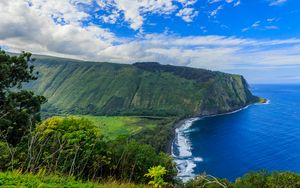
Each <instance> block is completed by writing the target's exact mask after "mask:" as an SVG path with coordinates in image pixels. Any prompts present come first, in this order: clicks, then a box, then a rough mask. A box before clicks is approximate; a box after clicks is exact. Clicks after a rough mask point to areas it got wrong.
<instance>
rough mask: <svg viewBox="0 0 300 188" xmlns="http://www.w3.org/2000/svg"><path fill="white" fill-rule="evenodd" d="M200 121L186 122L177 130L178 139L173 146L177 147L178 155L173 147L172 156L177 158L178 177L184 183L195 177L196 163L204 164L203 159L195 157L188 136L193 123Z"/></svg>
mask: <svg viewBox="0 0 300 188" xmlns="http://www.w3.org/2000/svg"><path fill="white" fill-rule="evenodd" d="M196 120H199V118H192V119H188V120H186V121H185V122H184V123H183V125H182V126H181V127H179V128H177V129H176V130H175V131H176V137H175V140H174V143H173V145H174V144H175V145H176V148H177V150H178V155H176V154H175V152H174V148H173V145H172V155H173V157H174V158H175V163H176V164H177V165H176V166H177V170H178V174H177V177H178V178H179V179H181V180H182V181H184V182H186V181H188V180H189V179H191V178H193V177H194V176H195V174H194V168H195V167H196V166H197V165H196V162H202V161H203V159H202V158H201V157H193V154H192V145H191V141H190V139H189V138H188V136H187V135H186V134H187V133H188V132H189V131H190V127H191V126H192V124H193V122H194V121H196Z"/></svg>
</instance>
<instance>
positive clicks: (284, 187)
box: [185, 171, 300, 188]
mask: <svg viewBox="0 0 300 188" xmlns="http://www.w3.org/2000/svg"><path fill="white" fill-rule="evenodd" d="M185 187H186V188H196V187H204V188H298V187H300V174H296V173H293V172H267V171H260V172H251V173H248V174H245V175H244V176H243V177H241V178H237V179H236V181H235V182H229V181H228V180H226V179H218V178H215V177H212V176H209V175H206V174H203V175H200V176H198V177H196V178H195V179H194V180H190V181H189V182H187V183H186V185H185Z"/></svg>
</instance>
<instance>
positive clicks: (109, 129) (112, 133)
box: [78, 115, 173, 140]
mask: <svg viewBox="0 0 300 188" xmlns="http://www.w3.org/2000/svg"><path fill="white" fill-rule="evenodd" d="M78 116H79V117H83V118H87V119H89V120H90V121H92V122H93V123H94V124H95V125H96V126H98V127H100V129H101V130H102V133H103V135H104V136H105V137H106V138H107V139H111V140H113V139H116V138H117V137H119V136H132V135H136V134H138V133H140V132H141V131H144V130H150V131H154V130H155V129H157V128H158V127H159V126H164V125H166V126H167V124H168V123H170V122H172V121H173V118H170V117H168V118H167V117H166V118H164V117H138V116H91V115H78Z"/></svg>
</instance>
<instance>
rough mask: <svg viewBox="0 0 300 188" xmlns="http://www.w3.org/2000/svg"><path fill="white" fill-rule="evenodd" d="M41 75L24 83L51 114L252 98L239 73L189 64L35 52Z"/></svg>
mask: <svg viewBox="0 0 300 188" xmlns="http://www.w3.org/2000/svg"><path fill="white" fill-rule="evenodd" d="M35 58H36V61H34V63H33V64H34V65H35V68H36V70H38V71H39V72H40V76H39V79H38V80H37V81H34V82H32V83H31V84H30V85H27V87H29V88H30V89H32V90H34V91H35V92H36V93H38V94H41V95H44V96H45V97H46V98H47V99H48V103H47V104H46V105H44V107H43V111H44V112H46V113H49V114H91V115H155V116H180V117H187V116H192V115H208V114H215V113H221V112H228V111H232V110H236V109H238V108H241V107H243V106H245V105H247V104H250V103H253V102H256V101H257V100H258V98H257V97H254V96H253V95H252V94H251V93H250V91H249V90H248V87H247V83H246V81H245V79H244V78H243V77H242V76H240V75H231V74H225V73H221V72H214V71H208V70H204V69H195V68H188V67H177V66H171V65H160V64H158V63H151V62H148V63H135V64H133V65H125V64H113V63H98V62H85V61H78V60H70V59H63V58H54V57H47V56H36V57H35Z"/></svg>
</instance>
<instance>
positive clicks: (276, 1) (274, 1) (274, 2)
mask: <svg viewBox="0 0 300 188" xmlns="http://www.w3.org/2000/svg"><path fill="white" fill-rule="evenodd" d="M269 1H270V3H269V5H270V6H278V5H282V4H284V3H286V2H287V0H269Z"/></svg>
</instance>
